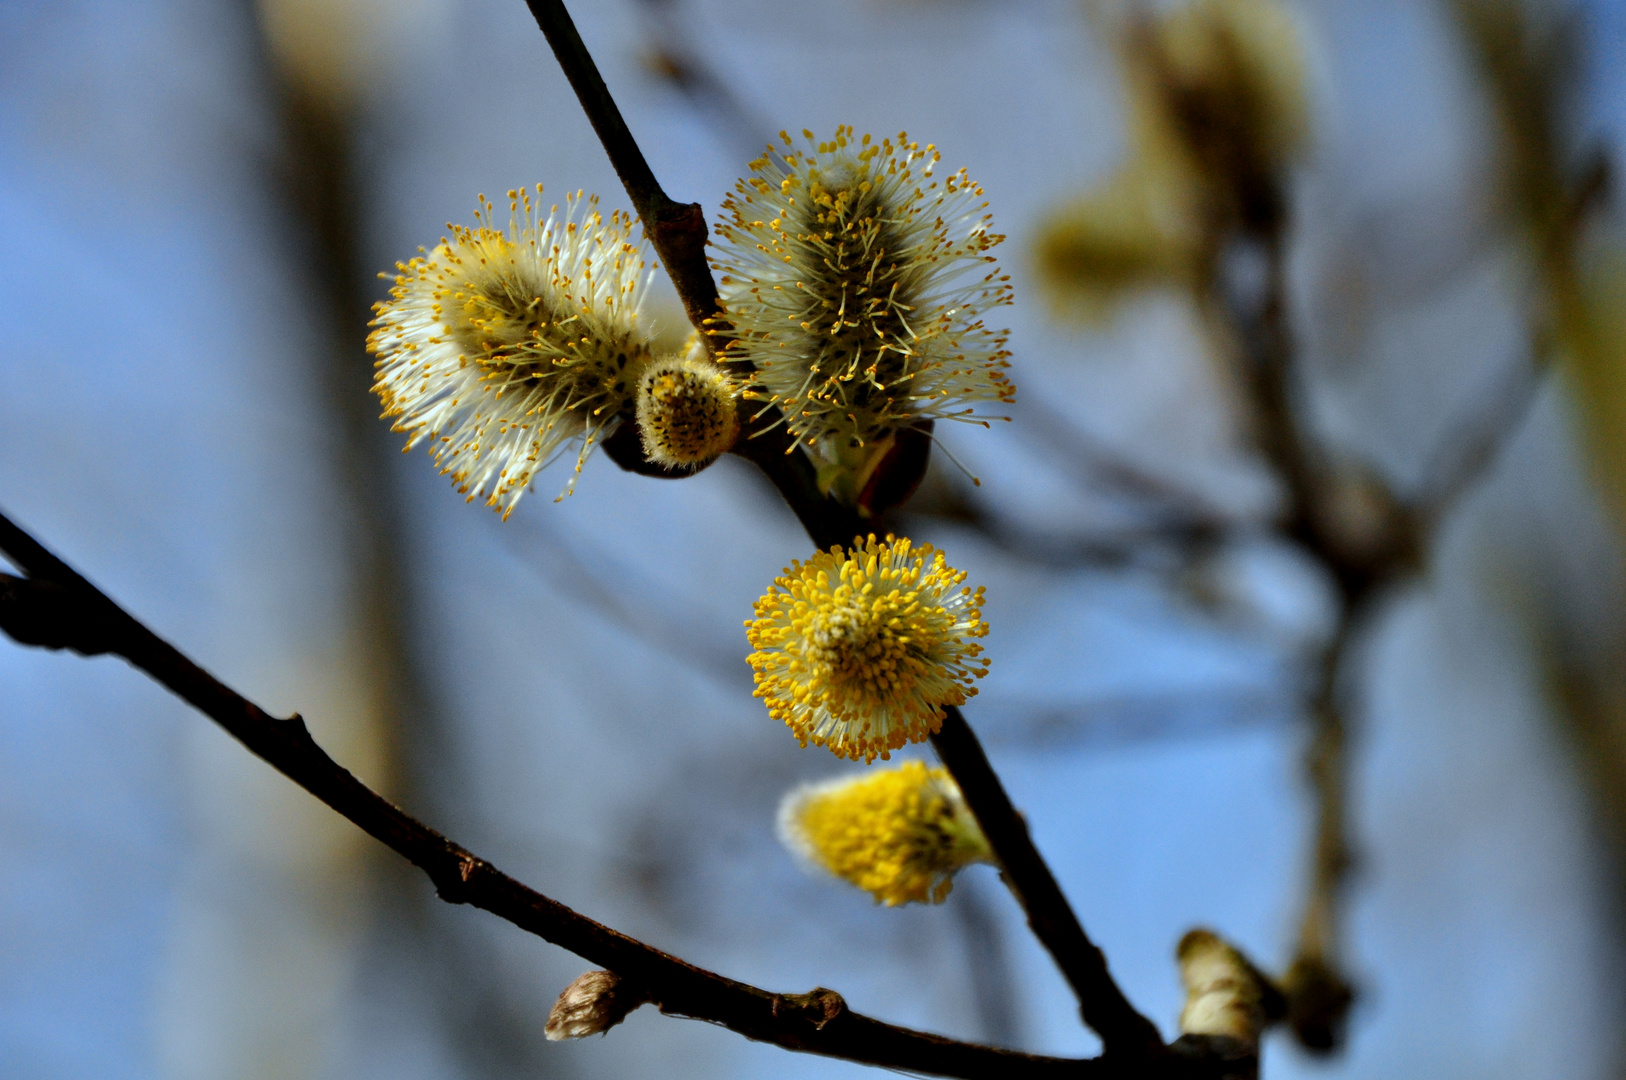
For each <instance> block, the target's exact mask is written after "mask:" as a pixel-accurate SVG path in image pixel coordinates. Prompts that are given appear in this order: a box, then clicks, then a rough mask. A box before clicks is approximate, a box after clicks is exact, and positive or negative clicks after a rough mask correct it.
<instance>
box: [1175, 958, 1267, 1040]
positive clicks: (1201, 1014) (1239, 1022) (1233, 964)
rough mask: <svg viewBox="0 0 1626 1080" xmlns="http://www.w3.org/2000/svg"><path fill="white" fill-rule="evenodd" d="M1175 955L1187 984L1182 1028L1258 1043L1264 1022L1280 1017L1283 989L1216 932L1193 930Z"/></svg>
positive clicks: (1194, 1033) (1188, 1031)
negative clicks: (1275, 984)
mask: <svg viewBox="0 0 1626 1080" xmlns="http://www.w3.org/2000/svg"><path fill="white" fill-rule="evenodd" d="M1177 955H1178V956H1179V959H1180V980H1181V981H1182V982H1183V983H1185V986H1186V1005H1185V1008H1184V1009H1182V1010H1180V1032H1181V1034H1183V1035H1223V1036H1226V1037H1227V1038H1232V1039H1237V1040H1239V1041H1240V1042H1242V1043H1244V1044H1246V1045H1248V1046H1254V1045H1256V1044H1257V1043H1258V1042H1259V1034H1260V1032H1262V1031H1263V1030H1264V1028H1265V1025H1266V1024H1267V1023H1268V1022H1270V1021H1271V1020H1276V1019H1280V1018H1281V1015H1282V1012H1283V1009H1284V1004H1285V1003H1284V1002H1283V1000H1282V995H1281V991H1279V990H1278V989H1276V987H1275V986H1274V985H1273V984H1272V983H1271V982H1270V980H1269V979H1267V978H1266V977H1265V976H1264V975H1263V974H1261V973H1260V971H1259V969H1258V968H1256V967H1254V966H1253V964H1251V963H1249V961H1248V958H1247V957H1245V956H1243V955H1242V953H1240V952H1239V951H1237V949H1236V948H1234V947H1233V946H1231V945H1229V944H1227V943H1226V942H1225V941H1224V940H1222V939H1221V938H1220V937H1219V936H1218V935H1217V934H1214V933H1212V932H1211V931H1208V930H1193V931H1191V932H1190V933H1189V934H1187V935H1186V936H1185V937H1183V938H1181V939H1180V948H1179V950H1178V953H1177Z"/></svg>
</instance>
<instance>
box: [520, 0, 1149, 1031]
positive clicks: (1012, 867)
mask: <svg viewBox="0 0 1626 1080" xmlns="http://www.w3.org/2000/svg"><path fill="white" fill-rule="evenodd" d="M526 2H527V4H528V5H529V6H530V9H531V13H532V14H533V15H534V16H535V17H536V21H537V25H539V26H540V27H541V28H542V32H543V34H545V35H546V36H547V39H548V44H549V45H550V46H552V48H553V54H554V56H555V58H556V59H557V60H558V61H559V65H560V66H561V67H562V68H564V72H565V77H566V78H567V79H569V80H570V85H571V86H572V87H574V88H575V90H576V96H577V98H578V99H579V100H580V102H581V105H582V108H583V110H584V111H586V113H587V117H588V119H589V120H590V121H591V122H592V125H593V130H594V131H596V132H598V135H599V139H600V141H601V142H603V144H604V150H605V153H607V154H608V155H609V157H610V161H611V163H612V164H613V165H614V166H615V170H616V174H617V175H618V176H620V177H621V181H622V183H623V184H624V185H625V186H626V189H627V195H628V196H629V197H630V198H631V199H632V204H633V207H634V208H635V209H636V210H637V211H638V213H639V215H640V216H641V217H642V218H643V220H644V227H645V229H646V230H648V231H649V235H650V240H651V242H652V243H653V244H654V245H655V250H656V252H657V253H658V254H659V255H660V257H661V261H662V263H664V264H665V266H666V270H667V274H668V275H669V276H670V277H671V279H672V284H673V285H674V286H675V287H676V288H677V291H678V294H679V296H681V297H682V299H683V306H684V310H685V311H687V312H688V313H689V318H690V319H691V321H693V323H694V325H695V326H696V327H697V328H700V329H707V328H712V329H715V328H716V327H717V323H718V319H717V295H718V294H717V286H716V283H715V282H714V281H713V280H712V277H711V270H710V268H709V267H708V266H707V264H706V259H705V241H706V222H705V218H704V216H703V215H702V214H701V213H700V207H699V205H698V204H693V203H688V204H681V205H680V204H678V203H675V202H673V201H672V200H671V199H670V198H669V197H668V196H667V195H666V193H665V191H663V190H662V189H661V186H660V184H659V183H658V182H657V181H656V179H655V175H654V173H653V172H651V170H650V168H649V163H648V162H647V161H646V160H645V159H644V155H643V151H641V150H640V149H639V148H638V144H637V142H636V140H634V139H633V137H632V133H631V132H630V131H629V130H628V129H627V125H626V122H625V121H624V120H623V119H622V117H621V111H620V109H618V108H617V107H616V104H615V101H614V100H613V99H612V98H611V96H610V92H609V90H608V89H607V88H606V87H605V85H604V79H603V77H602V76H601V75H600V74H599V72H598V68H597V66H596V65H595V64H594V62H593V58H592V56H591V55H590V54H589V53H588V51H587V48H586V46H585V45H583V44H582V40H581V35H580V34H578V33H577V32H576V28H575V25H574V23H572V22H571V19H570V15H569V14H568V13H567V12H566V11H565V8H564V5H563V4H562V3H560V2H559V0H526ZM751 435H752V436H754V437H745V438H742V439H741V442H740V451H739V452H740V453H742V454H743V455H744V456H746V457H748V458H749V459H750V460H752V461H754V462H756V463H757V464H758V465H759V466H761V467H762V469H763V471H764V472H766V473H767V474H768V477H769V479H770V480H772V481H773V483H774V485H775V486H776V487H777V488H778V489H779V491H780V494H781V495H783V496H784V498H785V501H786V502H787V503H789V504H790V506H791V509H792V510H794V511H795V513H796V515H797V517H798V518H799V519H800V520H801V522H802V524H803V525H804V526H805V527H806V529H807V532H808V535H809V536H810V537H812V539H813V542H814V544H815V545H817V546H818V547H820V548H826V547H830V546H832V545H835V544H851V543H852V542H853V539H854V537H855V536H856V535H857V534H858V532H859V530H860V528H861V527H862V522H861V521H860V519H859V518H858V517H857V515H856V514H854V513H853V512H852V511H850V510H848V509H847V508H845V507H843V506H841V505H840V504H838V503H836V502H835V501H834V500H832V499H827V498H825V497H824V496H823V494H822V493H821V492H820V491H819V490H818V486H817V484H816V483H815V481H814V476H813V469H812V467H811V465H810V464H809V462H808V461H807V458H806V456H805V455H803V454H802V453H800V452H799V451H798V450H797V447H796V445H795V444H794V442H793V441H791V440H790V438H789V436H788V435H787V434H786V433H785V431H784V427H783V425H779V426H777V427H773V426H770V427H769V428H767V429H758V431H757V432H754V433H751ZM950 716H951V719H950V721H949V722H946V723H945V725H944V732H945V734H944V735H939V736H937V739H936V741H937V744H938V751H939V753H940V754H943V756H944V764H945V765H946V766H947V767H948V769H949V771H950V772H951V773H954V774H955V779H956V780H957V781H959V782H960V785H961V788H962V789H963V790H964V791H965V795H966V800H967V802H968V804H969V805H970V806H971V808H972V811H973V813H975V814H976V816H977V819H978V821H979V822H981V824H982V826H983V829H984V831H985V832H987V833H988V836H989V842H990V844H991V845H992V847H993V849H994V852H995V854H996V855H997V856H998V857H999V859H1000V862H1001V865H1002V866H1003V867H1004V869H1005V876H1006V880H1007V881H1008V882H1009V883H1010V886H1011V891H1012V892H1013V893H1015V895H1016V897H1017V899H1018V900H1019V901H1020V902H1021V903H1022V904H1023V906H1024V908H1025V909H1026V911H1027V915H1028V922H1029V925H1031V926H1032V927H1033V930H1034V933H1036V934H1037V935H1038V936H1039V938H1040V940H1041V941H1042V942H1043V944H1044V946H1045V948H1047V949H1048V950H1049V951H1050V953H1051V955H1052V956H1054V957H1055V958H1056V961H1057V963H1058V964H1060V965H1061V968H1062V972H1063V974H1064V975H1066V976H1067V979H1068V981H1069V983H1071V984H1072V987H1073V990H1074V992H1075V993H1076V994H1077V995H1078V998H1079V1004H1080V1006H1081V1008H1082V1011H1083V1014H1084V1017H1085V1022H1086V1023H1088V1024H1089V1025H1090V1027H1091V1028H1093V1029H1094V1030H1095V1032H1096V1033H1097V1034H1098V1035H1100V1036H1101V1040H1102V1044H1103V1045H1104V1046H1105V1047H1106V1051H1107V1054H1108V1055H1109V1056H1114V1055H1118V1054H1129V1053H1134V1054H1147V1053H1151V1054H1156V1053H1160V1052H1161V1051H1162V1048H1163V1041H1162V1039H1161V1038H1160V1037H1159V1036H1158V1034H1157V1028H1156V1026H1155V1025H1153V1024H1152V1022H1151V1021H1150V1020H1147V1019H1146V1018H1145V1017H1144V1016H1141V1015H1140V1014H1139V1013H1138V1012H1136V1011H1135V1009H1134V1007H1133V1006H1131V1005H1130V1004H1129V1002H1128V1000H1127V999H1126V998H1125V997H1124V995H1123V991H1122V990H1120V989H1119V988H1118V985H1117V984H1116V983H1115V982H1114V981H1113V979H1112V976H1111V974H1110V973H1109V972H1108V971H1107V966H1106V962H1105V961H1104V960H1103V959H1102V958H1101V955H1100V951H1099V950H1098V949H1096V948H1095V946H1094V945H1092V944H1090V942H1089V939H1088V938H1087V937H1086V936H1085V935H1084V931H1083V929H1082V927H1081V926H1080V925H1079V922H1078V917H1077V916H1076V915H1075V914H1074V913H1073V911H1072V908H1071V907H1070V906H1068V903H1067V900H1066V898H1065V897H1064V896H1063V895H1062V893H1061V890H1060V889H1059V888H1058V887H1057V886H1056V882H1055V878H1054V876H1053V875H1052V874H1051V873H1050V870H1049V868H1048V867H1047V866H1046V865H1045V863H1044V860H1043V858H1041V857H1040V856H1039V854H1038V852H1037V851H1036V850H1035V849H1034V847H1033V844H1032V841H1031V840H1030V839H1029V838H1028V836H1027V826H1026V825H1025V824H1023V822H1022V819H1021V817H1020V816H1019V815H1018V814H1017V813H1016V810H1015V808H1014V807H1013V806H1012V805H1011V802H1010V799H1009V798H1008V797H1006V795H1005V792H1004V788H1003V787H1002V786H1001V785H1000V784H999V781H998V778H997V777H996V776H994V774H993V770H992V769H991V768H989V766H988V760H987V758H986V757H985V756H984V755H983V754H982V750H981V748H980V747H979V746H977V744H976V739H975V736H973V735H972V734H971V729H970V727H969V726H967V725H966V724H965V721H964V718H963V717H961V716H960V714H959V713H958V711H957V710H956V711H953V712H951V714H950ZM945 743H946V744H947V746H948V748H949V749H948V750H947V752H945V750H944V746H945ZM962 769H971V770H973V771H972V772H971V773H970V774H969V775H968V776H966V777H961V776H960V771H961V770H962ZM1002 845H1003V846H1002ZM611 970H616V969H614V968H612V969H611ZM618 974H621V975H623V976H625V975H627V974H628V973H626V972H619V971H618Z"/></svg>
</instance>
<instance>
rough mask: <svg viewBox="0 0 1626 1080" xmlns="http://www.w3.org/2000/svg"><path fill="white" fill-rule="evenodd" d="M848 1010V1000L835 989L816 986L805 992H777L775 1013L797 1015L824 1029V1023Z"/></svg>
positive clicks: (815, 1027) (821, 1029) (778, 1015)
mask: <svg viewBox="0 0 1626 1080" xmlns="http://www.w3.org/2000/svg"><path fill="white" fill-rule="evenodd" d="M846 1011H847V1001H846V999H845V998H843V997H842V996H841V995H840V994H838V993H836V992H835V991H834V990H829V989H826V988H825V987H822V986H816V987H814V988H813V989H812V990H810V991H808V992H807V993H805V994H775V995H774V996H773V1015H774V1017H775V1018H778V1017H781V1016H797V1017H800V1018H801V1019H803V1020H806V1021H807V1022H808V1023H810V1024H812V1025H813V1030H814V1031H823V1030H824V1025H826V1024H828V1023H829V1022H830V1021H832V1020H834V1019H835V1018H836V1017H838V1016H840V1015H841V1014H842V1013H844V1012H846Z"/></svg>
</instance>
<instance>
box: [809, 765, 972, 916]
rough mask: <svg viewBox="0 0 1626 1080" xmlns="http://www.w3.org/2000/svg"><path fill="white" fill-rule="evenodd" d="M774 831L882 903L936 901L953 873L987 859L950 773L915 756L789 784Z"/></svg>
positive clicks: (947, 887)
mask: <svg viewBox="0 0 1626 1080" xmlns="http://www.w3.org/2000/svg"><path fill="white" fill-rule="evenodd" d="M779 832H780V837H781V839H782V840H783V841H784V843H785V844H786V846H788V847H790V848H791V849H792V850H793V851H795V852H797V853H798V854H799V855H801V856H802V857H803V858H804V859H806V860H807V861H808V862H809V863H811V864H813V865H814V866H816V867H818V868H819V869H822V870H824V871H826V872H827V873H829V874H831V875H833V876H835V877H838V878H841V879H842V880H843V881H847V882H850V883H851V884H853V885H856V886H858V887H859V888H860V889H863V890H864V891H865V892H867V893H869V894H870V895H871V896H873V897H875V901H876V903H880V904H885V905H887V906H888V907H893V906H895V905H898V904H907V903H910V902H914V903H922V904H940V903H942V902H943V900H944V899H945V898H946V897H947V896H948V894H949V890H950V889H952V888H953V886H954V880H953V879H954V875H955V873H957V872H958V871H960V870H961V869H963V868H964V867H966V866H968V865H970V864H971V863H974V862H991V861H993V860H992V855H991V854H990V852H989V850H988V843H987V841H986V840H985V839H984V837H983V834H982V830H981V829H980V828H978V826H977V822H976V819H975V818H973V817H972V815H971V812H970V810H969V809H967V807H966V805H965V800H964V799H963V798H962V797H961V795H960V789H959V787H958V786H957V785H956V784H955V783H954V781H953V779H952V778H951V777H950V776H949V774H948V772H947V771H946V770H944V769H940V768H928V767H927V766H926V765H925V764H923V763H921V762H919V761H909V762H904V763H903V764H901V765H899V766H897V767H895V768H881V769H876V770H874V771H873V772H870V773H867V774H865V775H864V776H861V777H858V778H857V779H854V780H839V781H835V782H832V783H827V784H818V785H809V786H807V787H802V788H798V789H797V790H795V791H792V792H791V793H790V794H788V795H787V796H786V797H785V799H784V801H783V802H782V803H781V804H780V810H779Z"/></svg>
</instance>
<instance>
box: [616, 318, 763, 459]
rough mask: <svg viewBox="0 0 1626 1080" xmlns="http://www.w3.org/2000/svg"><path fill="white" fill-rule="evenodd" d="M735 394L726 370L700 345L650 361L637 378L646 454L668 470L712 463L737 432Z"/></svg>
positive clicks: (728, 445)
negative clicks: (710, 357)
mask: <svg viewBox="0 0 1626 1080" xmlns="http://www.w3.org/2000/svg"><path fill="white" fill-rule="evenodd" d="M696 353H699V354H700V355H696ZM737 396H738V392H737V390H736V388H735V386H734V383H733V381H732V380H731V379H730V378H729V377H728V373H727V372H725V371H723V369H722V368H720V367H718V366H717V365H716V364H714V363H712V362H711V361H709V360H707V359H704V353H703V351H702V350H699V349H698V348H694V347H691V348H690V350H689V353H688V355H687V356H682V357H677V356H673V357H667V358H664V359H660V360H655V361H653V362H651V363H650V365H649V366H648V367H647V368H645V369H644V374H643V377H642V378H641V379H640V380H639V381H638V431H639V433H640V434H641V435H642V436H643V441H644V456H645V457H647V458H649V460H651V461H653V462H655V463H656V464H657V465H664V466H666V467H667V468H669V469H698V468H700V467H701V466H702V465H706V464H709V463H710V462H711V461H713V460H715V459H716V458H717V457H718V455H720V454H722V453H723V452H724V451H726V450H727V449H728V448H729V447H731V446H733V445H734V440H735V439H737V438H738V437H739V434H740V418H739V409H738V407H737V405H736V404H735V400H736V398H737Z"/></svg>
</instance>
